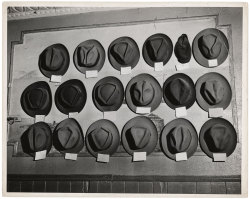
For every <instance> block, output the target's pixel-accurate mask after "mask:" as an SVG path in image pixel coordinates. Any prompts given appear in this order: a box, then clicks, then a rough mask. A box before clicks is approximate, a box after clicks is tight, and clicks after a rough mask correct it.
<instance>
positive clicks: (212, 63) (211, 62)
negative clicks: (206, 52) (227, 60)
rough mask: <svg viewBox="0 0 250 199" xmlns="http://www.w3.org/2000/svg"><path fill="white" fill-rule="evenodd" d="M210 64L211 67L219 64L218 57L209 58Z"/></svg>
mask: <svg viewBox="0 0 250 199" xmlns="http://www.w3.org/2000/svg"><path fill="white" fill-rule="evenodd" d="M208 66H209V67H214V66H218V61H217V59H209V60H208Z"/></svg>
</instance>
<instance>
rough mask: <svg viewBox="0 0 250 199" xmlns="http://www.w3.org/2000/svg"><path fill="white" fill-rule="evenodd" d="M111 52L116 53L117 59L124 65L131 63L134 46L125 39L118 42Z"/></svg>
mask: <svg viewBox="0 0 250 199" xmlns="http://www.w3.org/2000/svg"><path fill="white" fill-rule="evenodd" d="M111 52H113V54H114V55H115V56H114V58H115V59H116V61H117V62H118V63H119V64H122V65H130V62H131V61H132V59H133V52H134V50H133V47H132V46H131V44H130V43H128V42H125V41H122V42H119V43H116V44H115V45H114V46H113V48H112V51H111Z"/></svg>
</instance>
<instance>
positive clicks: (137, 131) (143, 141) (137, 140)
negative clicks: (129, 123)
mask: <svg viewBox="0 0 250 199" xmlns="http://www.w3.org/2000/svg"><path fill="white" fill-rule="evenodd" d="M130 133H131V136H132V138H133V139H132V140H133V144H134V146H135V147H136V148H137V149H142V148H144V147H145V146H146V145H147V144H148V143H149V140H150V137H151V134H150V132H149V131H148V129H147V128H144V127H132V128H131V129H130Z"/></svg>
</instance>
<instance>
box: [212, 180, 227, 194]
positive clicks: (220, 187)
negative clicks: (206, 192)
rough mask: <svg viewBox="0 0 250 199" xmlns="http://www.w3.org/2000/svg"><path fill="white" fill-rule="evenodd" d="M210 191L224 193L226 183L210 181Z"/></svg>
mask: <svg viewBox="0 0 250 199" xmlns="http://www.w3.org/2000/svg"><path fill="white" fill-rule="evenodd" d="M211 193H212V194H226V183H225V182H211Z"/></svg>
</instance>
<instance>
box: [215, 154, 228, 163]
mask: <svg viewBox="0 0 250 199" xmlns="http://www.w3.org/2000/svg"><path fill="white" fill-rule="evenodd" d="M213 159H214V162H225V161H226V159H227V154H226V153H213Z"/></svg>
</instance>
